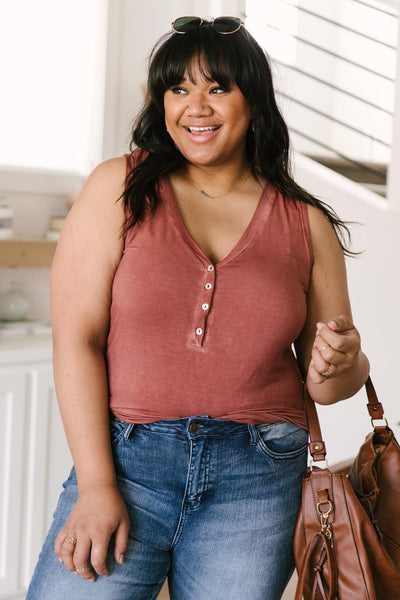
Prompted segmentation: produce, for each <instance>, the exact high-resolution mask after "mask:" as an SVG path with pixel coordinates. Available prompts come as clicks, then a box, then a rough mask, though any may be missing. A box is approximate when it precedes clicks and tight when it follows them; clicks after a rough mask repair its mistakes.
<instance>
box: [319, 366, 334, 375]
mask: <svg viewBox="0 0 400 600" xmlns="http://www.w3.org/2000/svg"><path fill="white" fill-rule="evenodd" d="M334 368H335V367H334V365H332V364H330V365H329V367H328V368H327V369H326V371H323V372H322V373H321V375H323V376H324V377H329V375H332V371H333V369H334Z"/></svg>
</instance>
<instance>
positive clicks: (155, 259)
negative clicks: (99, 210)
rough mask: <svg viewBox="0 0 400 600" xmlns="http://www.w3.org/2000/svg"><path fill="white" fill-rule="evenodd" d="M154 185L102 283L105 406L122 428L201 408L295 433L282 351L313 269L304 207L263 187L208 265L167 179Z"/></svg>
mask: <svg viewBox="0 0 400 600" xmlns="http://www.w3.org/2000/svg"><path fill="white" fill-rule="evenodd" d="M134 160H135V153H134V155H131V156H128V157H127V167H128V169H129V170H130V169H131V168H132V165H133V164H134ZM158 191H159V196H160V204H159V207H158V209H157V211H156V212H155V214H154V215H153V216H148V217H147V218H146V220H145V221H144V223H142V224H140V225H138V226H135V227H134V228H133V229H131V230H130V231H129V232H128V234H127V236H126V241H125V249H124V252H123V255H122V258H121V262H120V264H119V266H118V268H117V271H116V274H115V278H114V282H113V289H112V305H111V323H110V331H109V336H108V344H107V361H108V375H109V392H110V409H111V411H112V412H113V413H114V414H115V415H116V416H117V417H119V418H121V419H123V420H125V421H128V422H131V423H149V422H152V421H158V420H162V419H177V418H183V417H188V416H194V415H208V416H210V417H213V418H217V419H230V420H233V421H240V422H244V423H252V424H256V423H274V422H277V421H289V422H292V423H296V424H298V425H300V426H302V427H305V428H306V427H307V424H306V418H305V413H304V408H303V400H302V378H301V375H300V371H299V368H298V365H297V361H296V358H295V356H294V354H293V352H292V343H293V342H294V341H295V340H296V338H297V337H298V335H299V334H300V332H301V330H302V328H303V324H304V321H305V316H306V294H307V289H308V285H309V280H310V274H311V267H312V249H311V241H310V234H309V227H308V218H307V206H306V204H304V203H303V202H301V201H297V200H285V199H284V198H283V197H282V195H281V194H280V193H278V192H277V191H276V190H275V189H274V188H273V187H271V186H270V185H266V187H265V188H264V190H263V192H262V194H261V197H260V200H259V203H258V206H257V209H256V211H255V213H254V216H253V218H252V220H251V222H250V224H249V226H248V227H247V229H246V231H245V232H244V233H243V235H242V237H241V239H240V240H239V242H238V243H237V244H236V246H235V247H234V248H233V249H232V251H231V252H230V253H229V255H228V256H226V257H225V258H224V259H223V260H222V261H221V262H219V263H217V264H216V265H215V264H212V263H211V261H210V260H209V259H208V258H207V256H206V255H205V253H204V252H203V251H202V250H201V248H200V247H199V246H198V245H197V244H196V242H195V241H194V240H193V238H192V237H191V235H190V234H189V232H188V230H187V228H186V226H185V225H184V222H183V219H182V217H181V214H180V212H179V209H178V205H177V203H176V200H175V197H174V192H173V189H172V186H171V183H170V181H169V179H168V178H167V177H166V178H163V179H162V180H160V182H159V186H158Z"/></svg>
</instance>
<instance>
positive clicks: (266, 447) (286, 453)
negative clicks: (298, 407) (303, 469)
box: [256, 422, 308, 459]
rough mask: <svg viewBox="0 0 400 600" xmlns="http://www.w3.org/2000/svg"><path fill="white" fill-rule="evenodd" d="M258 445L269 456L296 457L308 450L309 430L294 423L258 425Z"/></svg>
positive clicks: (277, 457) (279, 457) (280, 457)
mask: <svg viewBox="0 0 400 600" xmlns="http://www.w3.org/2000/svg"><path fill="white" fill-rule="evenodd" d="M256 431H257V446H258V448H259V449H260V450H261V452H263V453H264V454H266V455H267V456H269V457H272V458H276V459H289V458H296V457H297V456H301V455H302V454H304V453H305V452H307V446H308V432H307V431H306V430H305V429H303V428H302V427H300V426H299V425H294V424H293V423H286V422H280V423H270V424H268V425H256Z"/></svg>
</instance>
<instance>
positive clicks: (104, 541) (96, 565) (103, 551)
mask: <svg viewBox="0 0 400 600" xmlns="http://www.w3.org/2000/svg"><path fill="white" fill-rule="evenodd" d="M109 543H110V535H109V534H105V535H102V536H98V537H97V538H94V539H93V540H92V551H91V553H90V562H91V563H92V566H93V569H94V570H95V571H96V573H98V575H105V576H107V575H108V569H107V565H106V556H107V549H108V545H109Z"/></svg>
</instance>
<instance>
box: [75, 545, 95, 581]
mask: <svg viewBox="0 0 400 600" xmlns="http://www.w3.org/2000/svg"><path fill="white" fill-rule="evenodd" d="M90 546H91V543H90V539H89V537H86V536H83V535H80V536H79V539H78V542H77V544H76V548H75V552H74V556H73V561H74V570H75V573H77V574H78V575H79V576H80V577H82V579H86V580H87V581H94V580H95V576H94V573H93V571H92V570H91V569H90V567H89V565H88V559H89V555H90Z"/></svg>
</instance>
